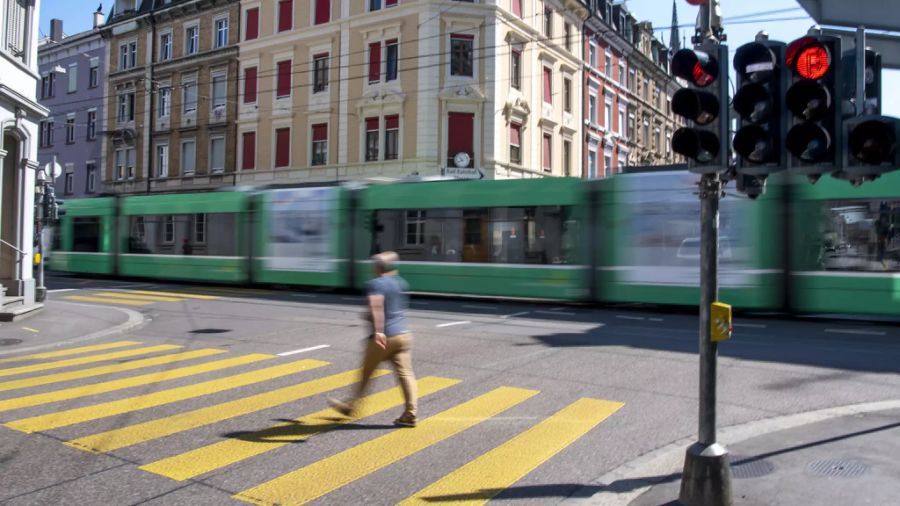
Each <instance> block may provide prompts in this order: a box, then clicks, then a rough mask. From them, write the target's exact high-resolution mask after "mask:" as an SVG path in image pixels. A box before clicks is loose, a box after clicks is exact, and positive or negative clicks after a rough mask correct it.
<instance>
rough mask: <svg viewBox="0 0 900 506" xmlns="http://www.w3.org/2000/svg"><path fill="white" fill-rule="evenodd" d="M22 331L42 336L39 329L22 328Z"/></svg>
mask: <svg viewBox="0 0 900 506" xmlns="http://www.w3.org/2000/svg"><path fill="white" fill-rule="evenodd" d="M22 330H27V331H28V332H33V333H35V334H40V333H41V331H40V330H38V329H33V328H31V327H22Z"/></svg>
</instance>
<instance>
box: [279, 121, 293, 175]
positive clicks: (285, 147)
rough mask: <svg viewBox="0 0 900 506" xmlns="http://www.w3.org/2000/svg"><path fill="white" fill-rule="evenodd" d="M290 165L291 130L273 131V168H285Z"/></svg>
mask: <svg viewBox="0 0 900 506" xmlns="http://www.w3.org/2000/svg"><path fill="white" fill-rule="evenodd" d="M290 164H291V129H290V128H279V129H278V130H275V166H276V167H287V166H288V165H290Z"/></svg>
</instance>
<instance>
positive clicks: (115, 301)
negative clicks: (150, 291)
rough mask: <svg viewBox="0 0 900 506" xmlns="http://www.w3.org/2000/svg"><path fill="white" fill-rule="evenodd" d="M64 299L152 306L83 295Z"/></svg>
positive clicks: (144, 303)
mask: <svg viewBox="0 0 900 506" xmlns="http://www.w3.org/2000/svg"><path fill="white" fill-rule="evenodd" d="M64 298H65V299H66V300H77V301H78V302H102V303H104V304H122V305H124V306H147V305H150V304H153V303H152V302H141V301H137V300H122V299H105V298H103V297H87V296H84V295H68V296H66V297H64Z"/></svg>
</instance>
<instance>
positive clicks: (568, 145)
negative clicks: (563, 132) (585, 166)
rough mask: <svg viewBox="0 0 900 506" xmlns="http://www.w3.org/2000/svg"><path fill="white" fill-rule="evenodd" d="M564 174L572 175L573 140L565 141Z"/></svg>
mask: <svg viewBox="0 0 900 506" xmlns="http://www.w3.org/2000/svg"><path fill="white" fill-rule="evenodd" d="M563 175H564V176H566V177H569V176H571V175H572V142H571V141H563Z"/></svg>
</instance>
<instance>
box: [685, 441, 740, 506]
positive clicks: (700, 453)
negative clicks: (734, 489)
mask: <svg viewBox="0 0 900 506" xmlns="http://www.w3.org/2000/svg"><path fill="white" fill-rule="evenodd" d="M678 500H679V502H681V504H683V505H684V506H731V505H732V504H733V501H732V496H731V466H730V459H729V457H728V450H726V449H725V447H724V446H722V445H720V444H718V443H713V444H711V445H709V446H706V445H703V444H701V443H694V444H692V445H691V446H690V448H688V449H687V452H686V453H685V456H684V471H683V473H682V477H681V493H680V494H679V497H678Z"/></svg>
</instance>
